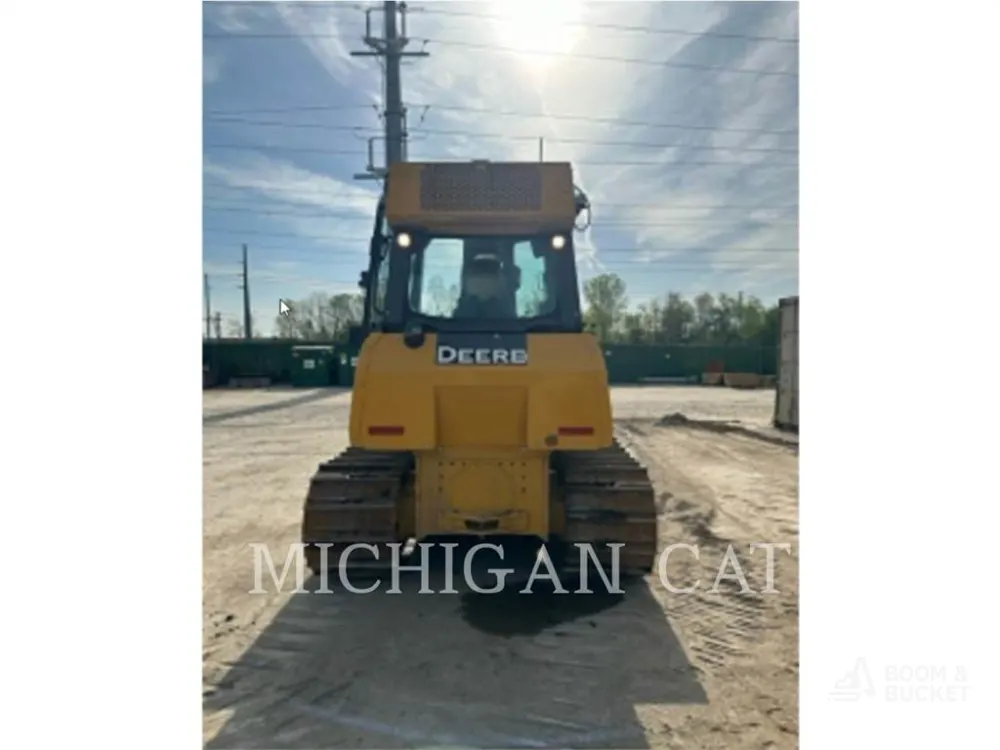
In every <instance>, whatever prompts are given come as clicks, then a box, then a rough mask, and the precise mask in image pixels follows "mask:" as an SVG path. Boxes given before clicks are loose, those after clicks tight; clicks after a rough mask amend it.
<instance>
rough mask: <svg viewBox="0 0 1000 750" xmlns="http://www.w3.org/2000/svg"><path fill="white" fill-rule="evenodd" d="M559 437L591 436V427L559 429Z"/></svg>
mask: <svg viewBox="0 0 1000 750" xmlns="http://www.w3.org/2000/svg"><path fill="white" fill-rule="evenodd" d="M559 434H560V435H593V434H594V428H593V427H560V428H559Z"/></svg>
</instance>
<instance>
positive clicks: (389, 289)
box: [302, 162, 657, 576]
mask: <svg viewBox="0 0 1000 750" xmlns="http://www.w3.org/2000/svg"><path fill="white" fill-rule="evenodd" d="M589 212H590V205H589V201H588V200H587V198H586V196H585V195H584V194H583V193H582V192H581V191H579V190H578V189H577V188H576V187H575V186H574V181H573V171H572V167H571V165H570V164H567V163H554V162H544V163H496V162H469V163H414V162H409V163H400V164H394V165H392V167H391V168H390V169H389V172H388V175H387V177H386V180H385V189H384V192H383V194H382V198H381V200H380V202H379V204H378V208H377V211H376V217H375V228H374V232H373V236H372V240H371V245H370V253H369V266H368V269H367V271H364V272H362V274H361V283H360V285H361V287H362V289H363V290H364V293H365V305H366V309H365V317H364V323H363V325H362V326H359V327H357V328H356V329H355V330H354V332H353V336H354V338H355V340H356V341H358V342H359V343H360V352H359V355H358V359H357V368H356V372H355V378H354V389H353V400H352V402H351V416H350V447H349V448H347V449H346V450H344V451H343V452H342V453H340V454H339V455H337V456H335V457H333V458H332V460H330V461H327V462H326V463H323V464H322V465H320V466H319V469H318V471H317V472H316V474H315V475H314V476H313V477H312V480H311V483H310V488H309V493H308V496H307V498H306V501H305V507H304V517H303V522H302V541H303V542H304V543H305V550H306V553H305V554H306V561H307V564H308V566H309V567H310V568H311V569H312V570H313V571H315V572H319V571H320V570H321V569H323V568H327V569H336V568H338V566H340V565H341V564H344V565H345V566H346V569H347V570H348V571H354V570H358V569H366V568H367V569H372V568H383V567H385V566H387V565H388V564H389V563H390V561H391V560H392V556H391V554H390V548H389V546H388V545H390V544H391V543H396V542H398V543H406V542H411V544H412V540H417V541H423V540H432V539H434V538H439V537H455V536H472V537H480V538H481V537H493V536H504V537H508V536H515V537H518V536H521V537H534V538H537V539H538V540H540V541H541V543H542V544H544V545H545V546H546V549H547V550H548V551H549V552H550V555H551V559H552V560H553V562H554V563H556V564H558V565H559V566H560V567H561V568H562V569H563V570H567V569H572V568H574V567H577V566H578V565H579V564H580V562H581V555H580V554H579V543H589V544H590V545H591V547H590V549H591V550H592V551H593V552H596V553H597V556H598V557H599V558H600V560H601V562H602V563H604V564H605V565H606V564H607V563H609V562H610V561H611V560H612V559H613V554H614V553H613V552H612V549H613V547H612V546H611V545H623V546H619V547H618V553H617V554H618V565H619V571H620V573H621V574H622V575H624V576H631V575H644V574H646V573H649V572H650V571H651V570H652V569H653V567H654V565H655V559H656V553H657V514H656V502H655V496H654V491H653V488H652V485H651V483H650V480H649V477H648V475H647V473H646V470H645V469H644V467H643V466H642V465H641V464H639V463H638V462H637V461H636V460H635V459H634V458H633V457H632V456H631V455H630V454H629V453H628V452H627V451H626V450H625V449H624V448H623V446H622V445H621V444H619V442H618V441H617V439H616V438H615V437H614V433H613V422H612V414H611V400H610V392H609V387H608V376H607V370H606V367H605V362H604V357H603V352H602V350H601V347H600V344H599V342H598V341H597V339H596V338H595V337H594V336H593V335H591V334H590V333H586V332H585V331H584V326H583V316H582V313H581V305H580V292H579V285H578V280H577V272H576V261H575V251H574V243H573V233H574V230H575V229H576V228H577V226H576V225H577V222H578V219H579V217H580V216H581V215H582V214H584V213H586V215H587V217H588V219H589ZM477 269H478V271H477V273H478V272H482V273H486V274H487V275H489V274H493V280H494V281H496V282H497V283H496V284H494V286H493V287H492V289H491V290H490V291H492V294H489V293H487V294H486V295H485V296H484V295H483V293H482V289H479V290H477V289H475V288H473V287H474V286H475V285H476V284H479V285H480V286H482V278H483V277H482V273H480V275H479V276H477V275H476V274H475V273H473V271H476V270H477ZM477 291H478V292H479V298H478V299H479V301H480V302H482V301H483V300H484V299H486V300H487V301H488V302H490V303H492V306H489V305H487V306H486V307H485V308H484V307H483V306H482V305H481V306H480V309H479V310H478V311H477V310H476V309H474V307H475V305H472V306H471V307H470V305H469V304H466V302H467V298H469V299H473V298H474V297H475V293H476V292H477ZM473 301H475V300H474V299H473ZM487 308H488V309H487ZM358 543H362V544H367V545H372V547H373V548H374V550H375V551H377V554H375V553H373V549H372V548H367V549H365V548H355V549H353V550H351V553H350V555H349V556H348V558H347V559H346V560H345V559H343V558H342V555H343V554H344V552H345V550H347V549H348V548H349V547H350V545H352V544H358ZM587 559H592V558H587ZM557 561H558V562H557Z"/></svg>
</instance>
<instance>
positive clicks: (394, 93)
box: [351, 2, 428, 180]
mask: <svg viewBox="0 0 1000 750" xmlns="http://www.w3.org/2000/svg"><path fill="white" fill-rule="evenodd" d="M372 10H374V9H373V8H369V9H368V10H366V11H365V38H364V42H365V45H366V46H368V47H369V50H365V51H359V52H351V55H352V56H354V57H381V58H384V59H385V102H384V104H385V110H384V111H383V112H382V116H383V119H384V123H385V163H384V165H383V166H382V167H381V168H379V167H376V166H375V165H374V163H373V162H374V159H373V158H372V142H373V141H374V140H375V139H374V138H372V139H370V140H369V142H368V169H367V171H365V172H363V173H361V174H358V175H355V179H359V180H372V179H381V178H383V177H385V175H386V172H387V171H388V169H389V167H390V165H392V164H395V163H396V162H400V161H406V108H405V107H404V106H403V84H402V74H401V68H402V61H403V58H404V57H428V53H427V52H424V51H420V52H407V51H405V47H406V45H407V44H409V41H410V40H409V39H408V38H407V36H406V3H401V2H384V3H382V15H383V16H384V18H383V21H384V23H383V34H384V36H383V37H375V36H372V23H371V13H372ZM397 21H398V22H399V23H398V24H397ZM400 27H401V28H400Z"/></svg>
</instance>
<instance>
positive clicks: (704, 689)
mask: <svg viewBox="0 0 1000 750" xmlns="http://www.w3.org/2000/svg"><path fill="white" fill-rule="evenodd" d="M773 399H774V392H773V391H731V390H727V389H723V388H697V387H683V386H676V387H653V386H649V387H642V388H616V389H614V391H613V401H614V408H615V415H616V419H617V422H618V428H619V436H620V438H621V439H622V441H623V442H624V443H625V444H626V445H627V446H628V447H629V448H630V449H631V450H633V451H634V453H635V454H636V455H637V456H638V457H639V458H640V460H642V461H643V462H644V463H646V465H647V466H648V467H649V469H650V472H651V474H652V476H653V479H654V481H655V483H656V485H657V490H658V493H659V497H660V499H661V501H662V514H661V522H660V534H661V548H664V547H666V546H668V545H670V544H678V543H687V544H691V545H697V548H698V552H699V557H698V558H695V557H694V555H693V554H692V552H691V551H690V550H684V549H678V550H677V551H676V552H674V553H672V554H671V555H670V557H669V559H668V564H667V566H666V570H665V572H666V573H667V576H668V579H667V583H669V584H670V585H671V586H672V587H673V588H674V589H675V590H676V589H682V588H686V587H689V586H691V585H692V584H694V583H695V582H697V583H698V586H697V588H695V589H694V590H693V592H690V593H672V592H671V591H669V590H668V589H667V588H666V587H665V586H664V582H663V581H662V580H660V576H658V575H653V576H649V577H647V579H645V580H643V581H638V582H635V583H634V584H633V585H631V586H629V587H628V588H627V590H626V593H625V595H624V597H621V596H613V595H609V594H602V595H593V596H580V595H572V596H564V597H559V596H558V595H545V594H543V593H537V594H534V595H531V596H524V595H520V596H519V595H517V594H516V593H514V594H512V595H499V596H484V595H479V594H476V593H475V592H471V591H465V592H463V593H459V594H456V595H448V594H438V595H433V596H420V595H417V593H416V591H417V587H418V586H419V576H415V578H416V579H418V580H417V583H416V585H413V586H408V585H405V584H404V586H403V587H402V593H401V594H396V595H393V594H389V593H387V591H386V589H388V584H386V585H385V586H383V587H382V589H380V590H379V591H378V592H376V593H375V594H371V595H368V596H352V595H351V594H349V593H348V592H345V591H343V589H342V588H340V587H338V586H337V585H336V583H333V584H331V587H332V588H334V589H335V593H333V594H328V595H317V594H298V595H296V594H292V593H291V589H292V588H293V587H294V583H293V582H292V581H291V580H289V581H288V582H287V585H286V586H285V587H284V589H285V592H284V593H274V588H275V587H274V584H273V583H271V582H269V581H267V580H266V579H265V583H264V586H265V588H266V589H268V591H269V592H270V593H267V594H250V593H249V591H250V589H252V588H253V586H254V575H253V568H254V564H253V553H252V551H251V549H250V547H249V544H250V543H253V542H262V543H266V544H267V545H268V547H269V549H270V550H272V553H273V554H274V556H275V558H276V562H277V564H278V565H279V566H280V565H281V564H282V562H283V560H282V558H283V557H284V554H285V552H286V550H287V545H289V544H290V543H293V542H296V541H297V537H298V524H299V520H300V515H299V514H300V510H301V503H302V498H303V496H304V492H305V490H306V486H307V483H308V478H309V476H310V474H311V473H312V472H313V471H314V469H315V467H316V464H318V463H319V462H320V461H322V460H325V459H327V458H329V457H330V456H332V455H333V454H334V453H336V452H337V451H339V450H340V449H341V448H343V447H344V446H345V444H346V440H347V435H346V423H347V418H348V413H349V407H350V394H349V393H347V392H344V391H336V390H327V391H318V392H308V391H306V392H302V391H280V390H276V391H274V392H271V393H269V394H265V393H263V392H260V391H257V392H239V391H236V392H225V391H214V392H208V393H206V398H205V425H204V476H205V480H204V482H205V484H204V493H205V494H204V525H205V528H204V622H203V631H204V654H203V662H204V688H203V694H204V741H205V746H206V747H208V748H236V747H241V748H265V747H267V748H319V747H370V748H402V747H441V746H466V747H491V748H500V747H531V748H542V747H616V748H646V747H650V748H661V747H662V748H673V747H677V748H680V747H684V748H696V749H700V748H792V747H797V745H798V719H797V716H798V509H797V484H798V458H797V448H796V446H795V441H794V440H792V439H790V438H788V437H787V436H782V435H781V434H780V433H776V432H774V431H771V430H769V428H767V427H766V423H767V422H768V420H769V419H770V414H771V410H772V408H773ZM664 415H674V416H673V417H672V418H670V419H667V420H665V423H663V424H661V423H660V422H661V417H663V416H664ZM676 415H683V416H684V417H685V418H686V419H684V418H681V417H679V416H676ZM720 420H726V422H725V423H724V422H722V421H720ZM786 443H787V444H786ZM753 542H773V543H787V544H789V545H791V553H790V554H789V553H786V552H781V551H777V552H776V553H775V555H774V565H773V570H774V580H773V587H772V588H773V589H774V590H775V593H761V592H762V589H764V588H765V586H766V583H767V581H766V578H767V576H766V572H767V564H766V563H767V557H766V553H765V551H764V550H757V551H756V552H754V553H753V554H751V552H750V546H749V545H750V544H751V543H753ZM730 545H732V546H731V549H732V550H733V553H734V554H735V559H736V560H737V562H738V564H739V565H740V567H741V569H742V571H743V572H744V573H745V575H746V579H747V581H748V583H749V587H750V589H751V590H750V591H747V592H744V593H741V591H740V584H739V583H737V582H735V581H732V580H723V581H722V582H721V583H720V584H719V586H718V588H716V589H715V591H713V590H712V589H713V584H714V583H715V581H716V576H717V574H718V572H719V569H720V567H721V566H722V564H723V561H724V558H725V556H726V551H727V549H730ZM279 570H280V568H279ZM727 570H728V571H729V572H730V573H732V572H733V567H732V564H731V562H730V565H729V566H728V567H727ZM290 577H291V574H290ZM307 586H310V587H312V584H311V583H309V584H307ZM432 586H433V584H432ZM515 591H516V590H515Z"/></svg>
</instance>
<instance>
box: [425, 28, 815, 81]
mask: <svg viewBox="0 0 1000 750" xmlns="http://www.w3.org/2000/svg"><path fill="white" fill-rule="evenodd" d="M420 41H422V42H424V43H425V44H430V43H433V44H439V45H441V46H442V47H459V48H462V49H472V50H481V51H491V52H505V53H508V54H515V55H523V56H525V57H563V58H568V59H571V60H593V61H596V62H615V63H626V64H629V65H648V66H651V67H656V68H682V69H687V70H703V71H707V72H713V73H742V74H744V75H755V76H778V77H783V78H798V77H799V74H798V73H796V72H794V71H790V70H757V69H747V68H727V67H724V66H720V65H703V64H701V63H683V62H672V61H670V60H649V59H645V58H641V57H617V56H614V55H583V54H580V53H576V52H559V51H557V50H539V51H534V50H532V51H528V50H520V49H514V48H512V47H506V46H503V45H499V44H483V43H480V42H462V41H458V40H455V39H431V38H424V39H421V40H420Z"/></svg>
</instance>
